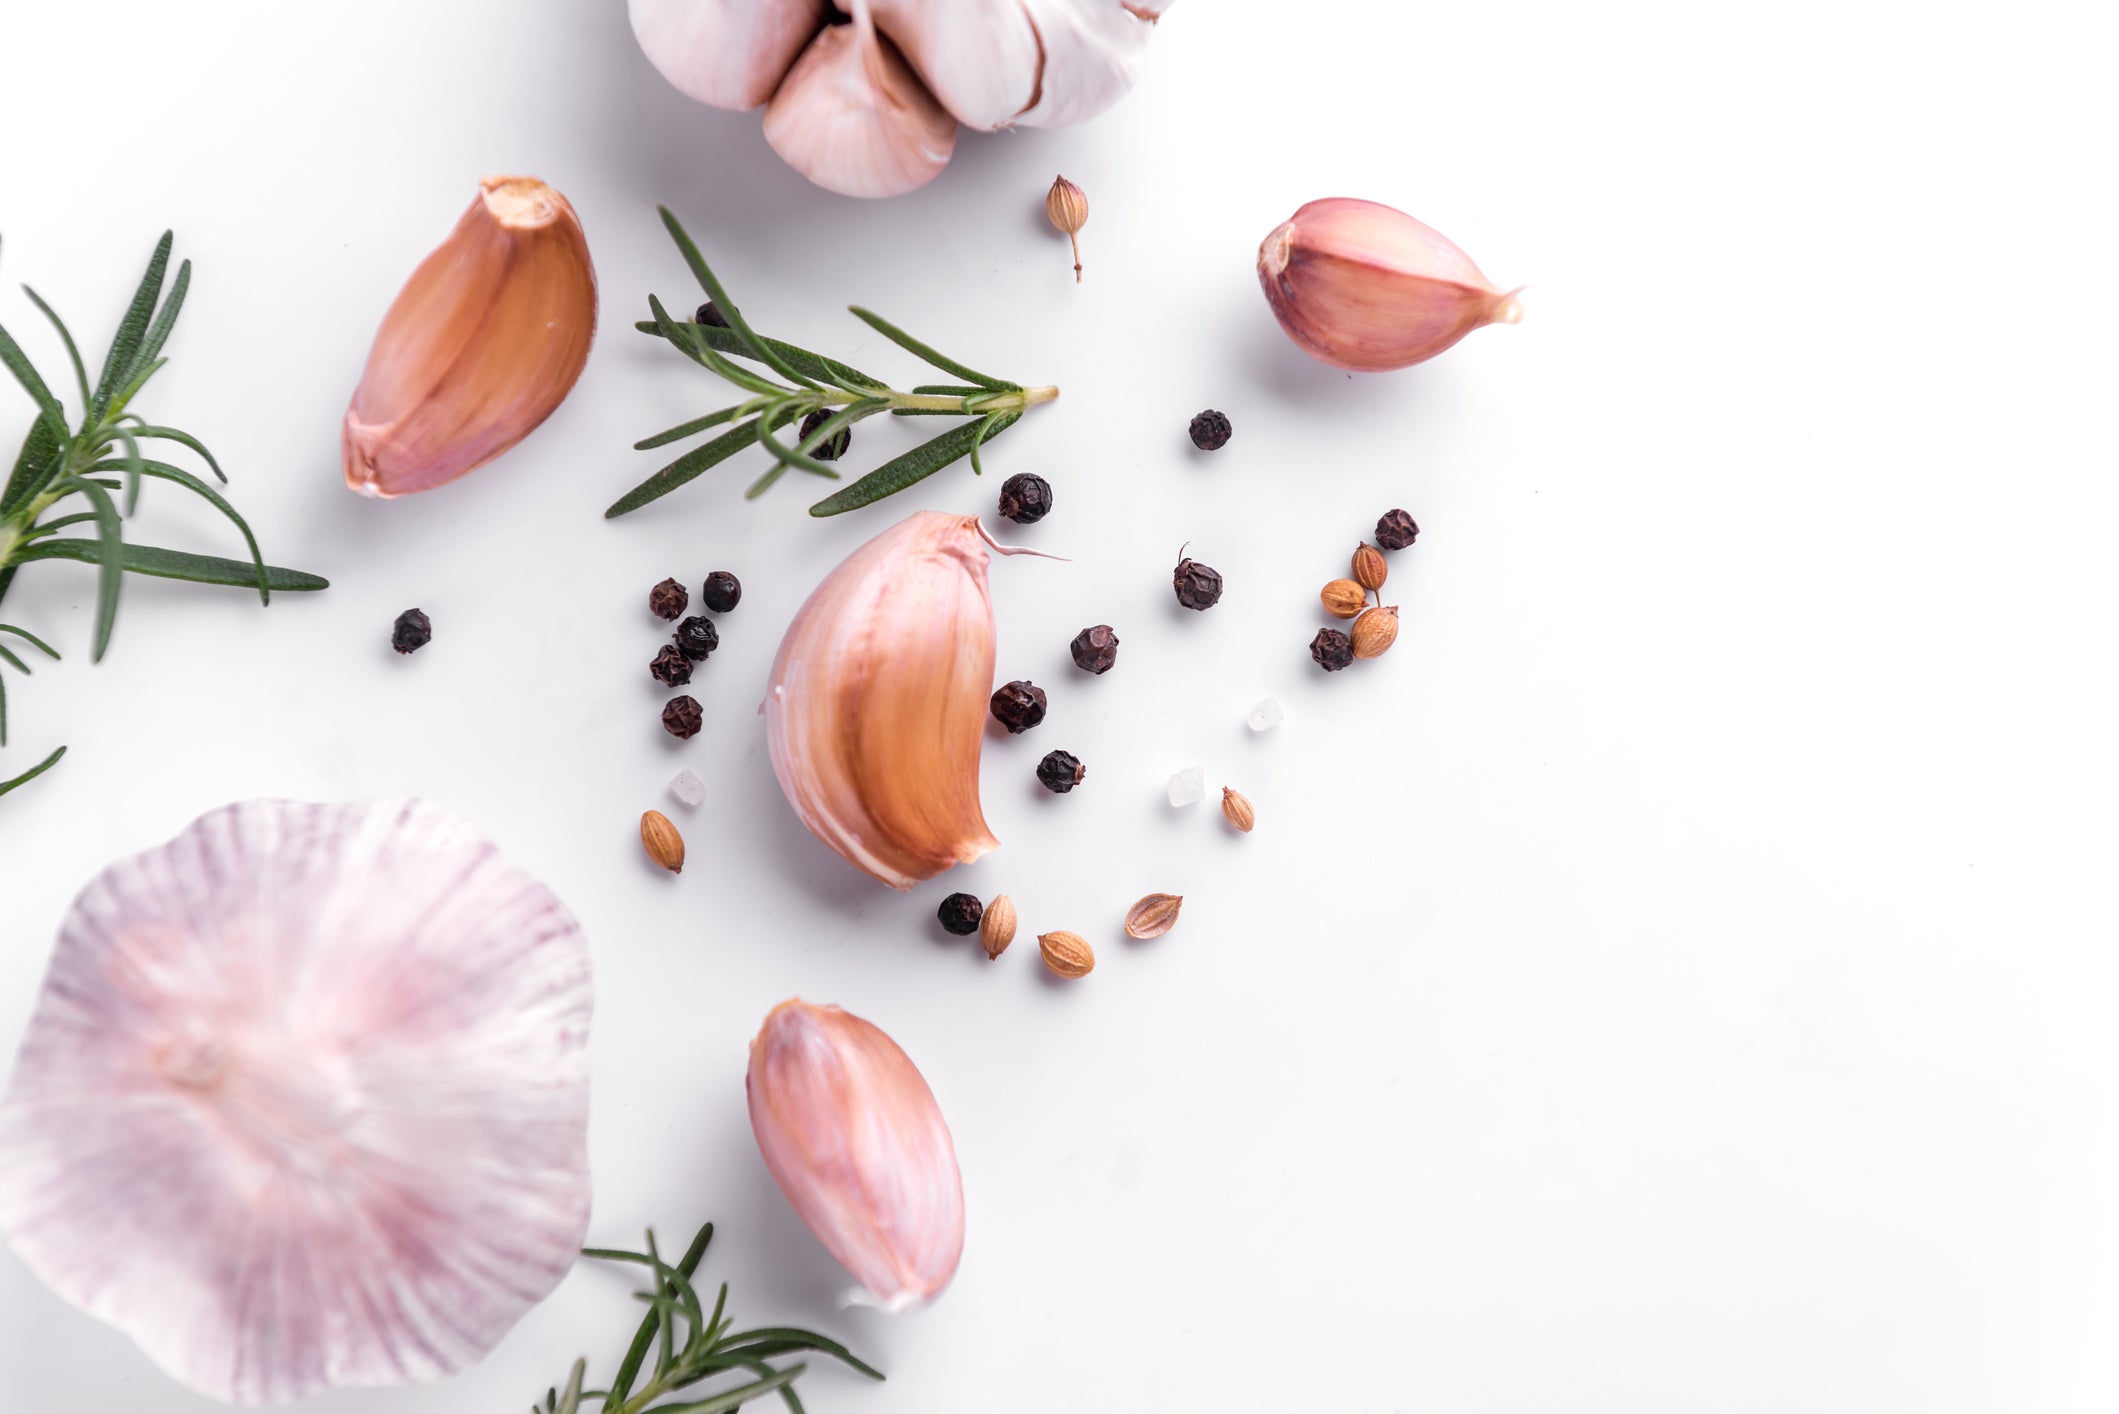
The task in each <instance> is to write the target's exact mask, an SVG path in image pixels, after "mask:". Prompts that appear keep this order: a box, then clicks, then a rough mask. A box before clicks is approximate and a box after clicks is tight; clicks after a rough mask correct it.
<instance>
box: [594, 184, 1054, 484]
mask: <svg viewBox="0 0 2119 1414" xmlns="http://www.w3.org/2000/svg"><path fill="white" fill-rule="evenodd" d="M659 209H660V210H661V212H662V224H663V225H664V226H666V227H668V228H669V233H670V238H671V239H672V240H674V241H675V242H676V243H677V249H678V250H679V251H680V252H681V253H682V254H683V256H684V262H685V264H687V265H689V266H690V267H691V270H692V274H693V275H694V276H695V277H696V278H697V279H698V281H699V287H700V288H701V289H703V290H704V291H706V294H707V297H708V298H709V299H711V300H712V301H713V303H714V307H715V308H716V309H718V310H720V312H721V316H722V318H724V319H726V320H727V321H728V324H727V327H725V328H724V327H722V326H719V325H712V324H695V323H692V322H690V321H688V320H687V321H682V322H680V321H678V320H675V319H672V318H671V317H670V314H669V311H668V310H666V309H664V308H663V306H662V301H661V300H659V299H656V298H655V297H654V296H652V295H650V296H649V297H648V309H649V311H650V312H651V313H652V314H653V315H654V317H653V318H652V319H643V320H641V321H640V322H639V323H637V324H636V325H634V327H635V328H637V329H639V330H640V331H641V332H642V333H645V334H652V335H654V336H655V337H657V338H659V339H664V340H666V341H668V342H669V344H670V345H671V346H672V347H674V348H675V349H677V350H678V352H680V353H682V354H684V355H685V356H686V357H688V358H690V359H691V360H692V361H693V362H694V363H697V364H698V365H699V366H700V367H702V368H705V369H706V370H708V371H709V372H711V373H715V374H718V375H719V376H720V377H721V378H723V379H725V380H727V381H728V382H730V383H733V384H734V385H736V387H738V388H740V389H742V390H743V391H744V392H745V393H746V394H748V396H747V397H746V398H745V399H744V400H743V401H742V402H739V403H736V404H733V405H732V406H729V407H725V408H722V409H720V410H719V411H717V412H710V413H707V414H706V415H705V416H703V417H695V418H693V419H691V420H690V421H689V422H682V423H679V424H678V425H677V426H675V427H672V428H669V429H668V430H667V431H663V432H658V433H656V434H655V435H654V436H652V437H644V438H642V439H641V440H640V441H638V442H635V443H634V444H633V448H634V450H635V451H642V452H644V451H649V450H651V449H653V448H655V447H666V446H668V445H670V444H671V443H672V442H681V441H684V440H685V439H686V438H689V437H695V436H697V435H698V434H700V433H701V432H705V431H707V430H709V429H710V428H715V427H719V426H722V425H723V424H725V423H726V424H734V425H733V426H731V427H730V428H729V430H728V431H726V432H723V433H721V434H720V435H719V436H717V437H715V438H714V439H713V440H711V441H709V442H705V443H702V444H701V445H699V446H696V447H694V448H692V449H691V450H690V451H688V452H686V453H685V454H684V455H682V456H680V457H678V458H677V459H676V460H675V461H673V462H671V463H670V464H669V465H667V466H665V467H663V468H662V469H661V470H660V471H658V472H656V473H655V474H654V475H653V476H650V477H649V478H648V479H647V480H645V481H643V482H641V483H640V484H639V485H638V486H636V487H634V488H633V489H632V490H631V491H628V492H627V493H626V494H625V495H623V496H621V497H619V498H618V500H617V501H616V502H615V503H614V504H613V505H612V506H611V508H610V509H609V510H607V511H605V512H604V515H605V517H606V518H615V517H618V516H622V515H624V514H626V513H627V512H628V511H637V510H639V509H640V508H641V507H642V506H644V505H646V504H647V503H648V502H650V501H654V500H659V499H660V498H662V497H664V496H667V495H668V494H669V493H670V492H672V491H674V490H676V489H677V488H678V487H679V486H682V485H684V484H685V483H686V482H688V481H691V480H692V479H693V478H695V477H697V476H698V475H699V474H700V473H702V472H705V471H707V470H709V469H711V468H713V467H716V466H719V465H720V464H721V463H722V462H724V461H727V460H728V459H729V458H730V457H732V456H734V455H735V454H736V453H738V452H740V451H743V450H744V449H745V448H747V447H751V446H753V445H755V446H761V447H763V448H765V450H766V451H767V452H769V453H771V454H772V458H773V465H772V466H771V467H769V468H767V470H766V471H765V474H764V475H762V476H760V477H759V478H758V479H757V480H756V481H754V482H752V483H751V487H750V490H749V491H747V492H745V493H744V495H745V498H746V499H749V498H752V497H756V496H759V495H762V494H764V492H765V491H766V490H767V489H768V488H769V487H771V486H772V484H773V483H774V482H776V481H778V480H779V479H780V478H781V477H782V476H783V475H785V474H786V473H787V472H788V471H789V470H790V469H793V470H796V471H806V472H808V473H810V474H811V475H813V476H823V477H829V478H832V479H834V480H836V479H837V478H838V475H839V473H838V471H837V470H836V469H835V468H833V467H830V466H827V465H825V464H824V463H823V462H821V461H819V460H817V459H816V458H815V457H813V456H811V455H810V453H812V452H814V451H815V450H816V449H817V448H818V447H820V446H823V445H824V444H825V443H826V442H827V441H829V440H830V439H831V438H833V437H835V436H837V435H838V432H839V429H840V428H842V427H851V426H852V425H853V424H854V423H856V422H859V421H861V420H862V419H863V418H868V417H874V416H875V415H876V414H877V413H881V412H888V413H892V414H894V415H896V416H899V417H969V418H975V419H976V421H974V422H970V423H966V424H964V425H962V426H959V427H956V428H952V429H951V430H950V431H948V432H944V433H942V434H941V435H940V436H938V437H934V438H932V439H930V440H928V441H926V442H923V443H921V444H920V445H919V446H917V447H914V448H913V449H912V450H911V451H909V452H906V453H904V454H903V455H902V456H897V457H893V458H892V459H891V460H889V461H887V462H885V463H884V464H883V465H881V466H879V467H877V468H876V469H875V470H874V471H871V472H869V473H868V474H867V475H866V476H864V477H862V478H860V479H859V480H858V481H855V482H853V483H851V484H850V485H847V486H845V487H842V488H841V489H839V490H838V491H835V492H833V493H832V494H831V495H829V496H826V497H825V498H824V499H823V500H821V501H819V502H817V503H816V504H815V505H814V506H811V507H810V508H809V513H810V514H811V515H813V516H835V515H838V514H840V513H841V512H842V511H851V510H856V509H858V508H859V507H862V506H866V505H869V504H871V503H873V502H875V501H880V500H882V499H883V498H884V497H885V496H889V495H892V494H894V493H895V492H899V491H902V490H904V489H905V488H906V487H908V486H910V485H912V484H913V483H914V482H916V481H919V480H922V479H924V478H926V477H929V476H932V475H934V474H935V473H936V472H937V471H940V470H941V469H942V468H943V467H945V466H947V465H949V463H951V462H953V461H955V460H957V458H959V457H967V456H968V457H969V458H971V469H972V470H973V471H975V472H976V471H981V470H983V468H981V467H980V465H979V448H980V447H981V446H983V445H984V444H986V443H987V442H990V441H992V440H993V439H994V438H995V437H998V436H1000V434H1001V433H1003V432H1005V431H1007V430H1008V429H1009V428H1010V427H1012V426H1014V425H1015V422H1016V419H1018V418H1020V417H1021V416H1022V415H1023V414H1024V412H1026V411H1027V410H1029V409H1030V408H1032V407H1035V406H1036V405H1037V404H1039V403H1045V402H1050V401H1052V399H1054V398H1056V397H1058V396H1059V389H1057V388H1026V387H1024V386H1023V385H1022V384H1020V383H1010V382H1008V381H1007V380H1005V379H1001V378H994V377H991V376H989V375H987V374H984V373H980V372H978V371H977V370H976V369H972V368H969V367H966V366H965V365H964V364H962V363H959V362H958V361H957V360H955V359H953V358H950V357H949V356H948V355H946V354H943V353H941V352H939V351H938V350H936V349H933V348H930V347H929V346H928V345H926V344H923V343H921V342H920V341H919V340H918V339H915V338H913V337H912V335H910V334H908V333H906V332H905V331H904V330H902V329H900V328H898V327H897V326H896V325H895V324H892V323H891V322H890V321H889V320H887V319H884V318H882V317H881V316H879V315H876V314H873V313H870V312H869V311H868V310H865V309H862V308H861V307H860V306H858V305H856V306H854V307H853V313H854V317H855V318H857V319H860V320H861V321H862V322H864V323H866V324H867V325H868V326H869V327H870V328H872V329H874V330H875V331H876V332H877V333H879V334H881V335H882V336H883V337H884V338H886V339H888V340H890V341H891V342H892V343H894V344H896V345H897V346H898V347H900V348H902V349H905V350H907V351H908V352H910V353H913V354H917V355H918V356H919V357H920V358H922V359H924V360H925V361H927V362H928V363H931V364H933V365H934V366H935V367H936V368H939V369H941V370H942V371H943V372H945V373H948V374H951V375H953V376H955V377H957V378H960V379H962V380H963V382H961V383H949V384H923V385H921V386H919V387H916V388H914V389H913V390H912V391H911V392H909V393H903V392H899V391H898V390H897V389H895V388H892V387H890V386H889V385H888V384H886V383H884V382H882V381H881V380H879V379H876V378H871V377H870V376H869V375H868V374H866V373H863V372H862V371H861V370H860V369H858V368H854V367H851V366H849V365H847V364H844V363H840V362H839V361H838V360H836V359H829V358H825V357H824V356H823V355H821V354H814V353H811V352H810V351H809V350H807V349H799V348H796V347H795V346H794V345H793V344H786V343H782V342H781V341H780V340H778V339H768V338H766V337H765V336H764V335H762V334H759V333H758V332H757V331H755V330H754V329H752V328H751V326H750V322H749V321H748V320H746V319H745V318H744V317H743V311H742V310H740V309H739V308H737V306H736V304H735V302H734V301H733V300H731V299H730V298H729V297H728V291H727V290H726V289H724V288H723V287H722V284H721V282H720V280H718V279H716V278H715V276H714V272H713V271H712V270H711V269H710V268H708V266H707V263H706V259H705V257H704V256H702V255H700V254H699V247H698V246H697V245H695V244H693V242H692V238H691V237H690V236H689V235H687V234H685V230H684V227H683V226H682V225H681V224H680V223H679V222H678V220H677V218H676V217H675V216H673V215H671V214H670V210H669V208H668V207H661V208H659ZM736 359H746V360H748V361H749V362H750V363H753V364H762V365H763V366H764V368H765V369H766V370H767V372H764V373H761V372H759V371H757V370H756V369H754V368H751V367H747V366H745V365H744V364H741V363H737V362H735V361H734V360H736ZM771 375H777V377H775V376H771ZM825 409H836V411H833V412H832V413H831V415H830V416H829V417H827V418H825V419H823V420H822V421H821V422H820V423H819V425H818V426H816V427H815V428H813V429H811V430H810V432H809V433H808V435H806V436H803V437H800V438H798V439H796V440H795V441H793V443H792V444H790V443H789V442H787V441H784V440H782V439H781V438H780V437H779V436H777V435H775V434H777V433H778V432H779V431H780V429H781V428H783V427H786V426H788V425H790V424H792V423H795V422H798V421H800V420H802V419H804V418H806V417H808V416H809V415H810V414H811V413H814V412H818V411H821V410H825Z"/></svg>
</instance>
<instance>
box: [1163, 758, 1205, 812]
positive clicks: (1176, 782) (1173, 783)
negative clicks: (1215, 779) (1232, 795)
mask: <svg viewBox="0 0 2119 1414" xmlns="http://www.w3.org/2000/svg"><path fill="white" fill-rule="evenodd" d="M1206 798H1207V772H1206V768H1205V767H1202V766H1187V767H1185V768H1184V769H1183V770H1182V771H1179V772H1178V773H1177V774H1176V775H1174V776H1172V777H1170V803H1171V804H1172V805H1179V806H1183V805H1197V804H1199V802H1201V801H1202V800H1205V799H1206Z"/></svg>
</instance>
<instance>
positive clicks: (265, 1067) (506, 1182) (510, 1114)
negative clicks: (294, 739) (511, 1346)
mask: <svg viewBox="0 0 2119 1414" xmlns="http://www.w3.org/2000/svg"><path fill="white" fill-rule="evenodd" d="M589 1012H590V979H589V957H588V947H587V943H586V942H585V940H584V939H583V937H582V935H581V931H580V929H579V927H578V926H577V925H576V924H575V922H574V919H573V918H572V917H571V916H570V915H569V914H568V912H567V910H566V908H565V907H564V906H563V905H562V904H561V903H560V902H559V900H558V899H557V898H555V897H554V896H553V895H552V893H551V892H550V891H549V890H548V889H546V888H545V887H544V886H543V885H541V884H539V883H538V882H537V881H536V880H535V879H532V878H531V877H530V876H529V875H527V874H525V873H524V872H523V871H522V870H520V869H518V868H516V867H514V866H513V865H511V864H509V863H507V862H506V861H505V860H503V859H502V858H500V856H499V855H498V853H497V852H496V851H495V849H494V847H493V845H492V844H491V843H490V842H489V841H487V840H486V839H484V838H483V837H482V836H481V835H480V834H479V833H478V832H477V831H476V830H474V829H473V828H471V827H470V826H469V825H467V824H465V823H464V822H462V821H460V820H458V819H456V818H455V817H454V816H452V815H449V814H448V813H446V812H444V811H442V810H441V809H439V808H438V807H435V806H433V805H429V804H426V803H424V802H421V801H381V802H372V803H364V804H357V805H302V804H296V803H293V802H289V801H276V800H263V801H251V802H248V803H246V804H241V805H232V806H228V807H226V808H224V809H221V810H216V811H214V812H212V813H211V814H208V815H206V816H204V817H202V818H201V819H199V820H197V821H196V822H194V823H193V824H192V825H191V826H190V827H188V828H187V829H185V830H184V831H183V833H181V834H179V835H178V836H177V837H176V838H175V839H173V840H171V841H170V842H169V843H168V844H166V845H163V846H161V847H159V848H157V849H152V850H149V851H147V852H146V853H144V854H139V855H135V856H133V857H131V858H129V859H123V860H119V861H118V862H117V863H115V864H112V865H111V866H110V867H109V868H107V869H105V870H104V871H103V872H102V873H101V874H99V875H97V876H96V878H94V879H93V880H91V881H90V882H89V884H88V885H87V887H86V888H84V889H83V890H82V891H81V894H80V896H79V897H78V898H76V899H75V901H74V904H73V907H72V908H71V909H70V910H68V912H67V915H66V917H65V920H64V922H63V923H62V924H61V925H60V930H59V937H58V942H57V944H56V945H55V947H54V948H53V951H52V958H51V964H50V968H49V970H48V971H47V973H46V975H45V980H44V986H43V990H42V991H41V993H40V994H39V995H38V998H37V1002H36V1007H35V1010H34V1012H33V1013H32V1015H31V1017H30V1022H29V1027H28V1031H27V1033H26V1035H25V1037H24V1040H23V1043H22V1049H21V1051H20V1053H19V1055H18V1056H17V1059H16V1062H15V1068H14V1073H13V1075H12V1076H11V1077H10V1079H9V1081H8V1084H7V1090H6V1094H5V1098H4V1099H0V1227H4V1228H5V1229H6V1232H7V1235H8V1239H9V1241H10V1242H11V1243H12V1245H13V1247H14V1250H15V1252H16V1254H17V1255H18V1256H20V1257H21V1258H22V1260H23V1261H24V1262H25V1263H26V1264H27V1265H28V1266H29V1267H30V1269H31V1270H32V1271H34V1272H35V1273H36V1274H37V1275H38V1276H39V1277H41V1278H43V1280H44V1281H45V1282H46V1283H47V1284H49V1285H50V1286H51V1288H52V1289H53V1290H54V1291H56V1292H57V1293H58V1294H59V1295H60V1296H62V1297H64V1298H65V1299H66V1300H68V1301H71V1302H73V1303H74V1304H75V1305H77V1306H80V1307H81V1308H82V1309H83V1310H85V1311H87V1312H88V1313H89V1314H91V1315H93V1316H96V1317H98V1318H100V1319H102V1320H105V1321H108V1322H110V1323H111V1324H112V1325H114V1326H116V1327H118V1328H119V1329H120V1330H122V1331H124V1332H125V1333H126V1334H128V1335H130V1336H131V1337H132V1338H133V1339H134V1340H136V1341H137V1342H139V1344H140V1347H141V1349H142V1350H144V1351H145V1352H146V1354H147V1356H148V1358H149V1359H151V1360H153V1361H154V1362H155V1363H156V1364H157V1365H159V1366H161V1367H162V1368H163V1369H164V1370H166V1371H168V1372H169V1374H170V1375H172V1376H173V1377H174V1378H176V1379H177V1380H179V1381H181V1382H182V1383H183V1384H185V1385H187V1386H189V1387H190V1388H192V1389H194V1390H198V1391H200V1392H201V1393H204V1394H207V1395H210V1396H212V1397H214V1398H217V1399H224V1400H231V1401H234V1402H237V1403H243V1404H258V1403H276V1402H282V1401H286V1400H291V1399H295V1398H299V1397H300V1396H303V1395H306V1394H309V1393H312V1392H314V1391H318V1390H323V1389H328V1388H339V1387H348V1386H375V1385H396V1384H406V1383H412V1382H418V1381H425V1380H431V1379H434V1378H437V1377H439V1376H441V1375H444V1374H447V1373H449V1372H450V1371H453V1370H459V1369H462V1368H464V1367H465V1366H467V1365H469V1364H471V1363H472V1362H474V1361H476V1360H477V1359H478V1358H479V1357H480V1356H482V1355H484V1354H485V1353H486V1352H487V1351H488V1350H490V1349H491V1348H492V1347H493V1346H494V1345H495V1344H496V1343H498V1341H499V1340H500V1338H501V1337H502V1336H503V1335H504V1334H505V1333H506V1332H507V1331H508V1329H509V1328H510V1327H511V1326H513V1325H514V1324H515V1322H516V1321H517V1320H518V1319H519V1318H520V1317H521V1316H522V1315H523V1314H524V1313H525V1312H526V1311H528V1310H529V1309H530V1307H532V1306H533V1305H535V1304H536V1303H537V1302H538V1301H540V1300H542V1299H543V1298H544V1296H545V1295H546V1294H547V1293H549V1292H550V1291H551V1290H552V1289H553V1288H554V1287H555V1286H557V1285H558V1284H559V1281H560V1279H561V1278H562V1277H563V1276H565V1275H566V1273H567V1271H568V1270H569V1269H570V1268H571V1267H572V1265H573V1261H574V1255H575V1252H576V1249H578V1248H579V1247H580V1245H581V1240H582V1238H583V1236H584V1234H585V1232H586V1229H587V1225H588V1215H589V1171H588V1147H587V1140H588V1097H589V1075H588V1026H589ZM138 1402H139V1403H140V1404H141V1405H143V1406H145V1407H154V1406H156V1405H158V1404H160V1403H162V1402H164V1401H161V1400H158V1399H156V1398H155V1397H153V1396H152V1395H149V1396H147V1397H145V1398H143V1399H141V1400H140V1401H138Z"/></svg>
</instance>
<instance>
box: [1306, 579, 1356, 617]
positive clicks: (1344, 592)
mask: <svg viewBox="0 0 2119 1414" xmlns="http://www.w3.org/2000/svg"><path fill="white" fill-rule="evenodd" d="M1317 597H1318V598H1319V599H1320V600H1322V601H1323V603H1324V611H1325V612H1326V613H1328V614H1330V615H1331V616H1332V617H1333V618H1335V619H1351V618H1353V617H1355V616H1356V615H1358V614H1359V613H1360V612H1361V611H1362V610H1363V609H1366V608H1367V607H1368V606H1369V592H1368V591H1367V590H1366V589H1363V588H1362V587H1361V586H1360V585H1359V584H1356V583H1355V582H1354V581H1353V580H1351V579H1335V580H1333V581H1332V582H1331V583H1330V584H1327V585H1326V586H1325V587H1324V588H1323V589H1321V590H1320V591H1318V594H1317Z"/></svg>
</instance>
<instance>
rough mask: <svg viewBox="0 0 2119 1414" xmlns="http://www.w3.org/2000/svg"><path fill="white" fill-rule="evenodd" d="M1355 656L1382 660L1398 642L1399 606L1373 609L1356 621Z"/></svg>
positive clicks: (1393, 605)
mask: <svg viewBox="0 0 2119 1414" xmlns="http://www.w3.org/2000/svg"><path fill="white" fill-rule="evenodd" d="M1353 640H1354V656H1355V657H1356V658H1380V657H1382V656H1383V655H1384V653H1385V652H1386V651H1387V650H1388V649H1389V648H1390V646H1391V645H1392V644H1393V643H1396V642H1397V641H1398V606H1397V605H1396V604H1392V605H1390V606H1388V607H1386V608H1377V609H1371V610H1369V611H1368V612H1367V613H1365V614H1363V615H1362V616H1361V617H1360V618H1358V619H1356V620H1354V632H1353Z"/></svg>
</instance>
